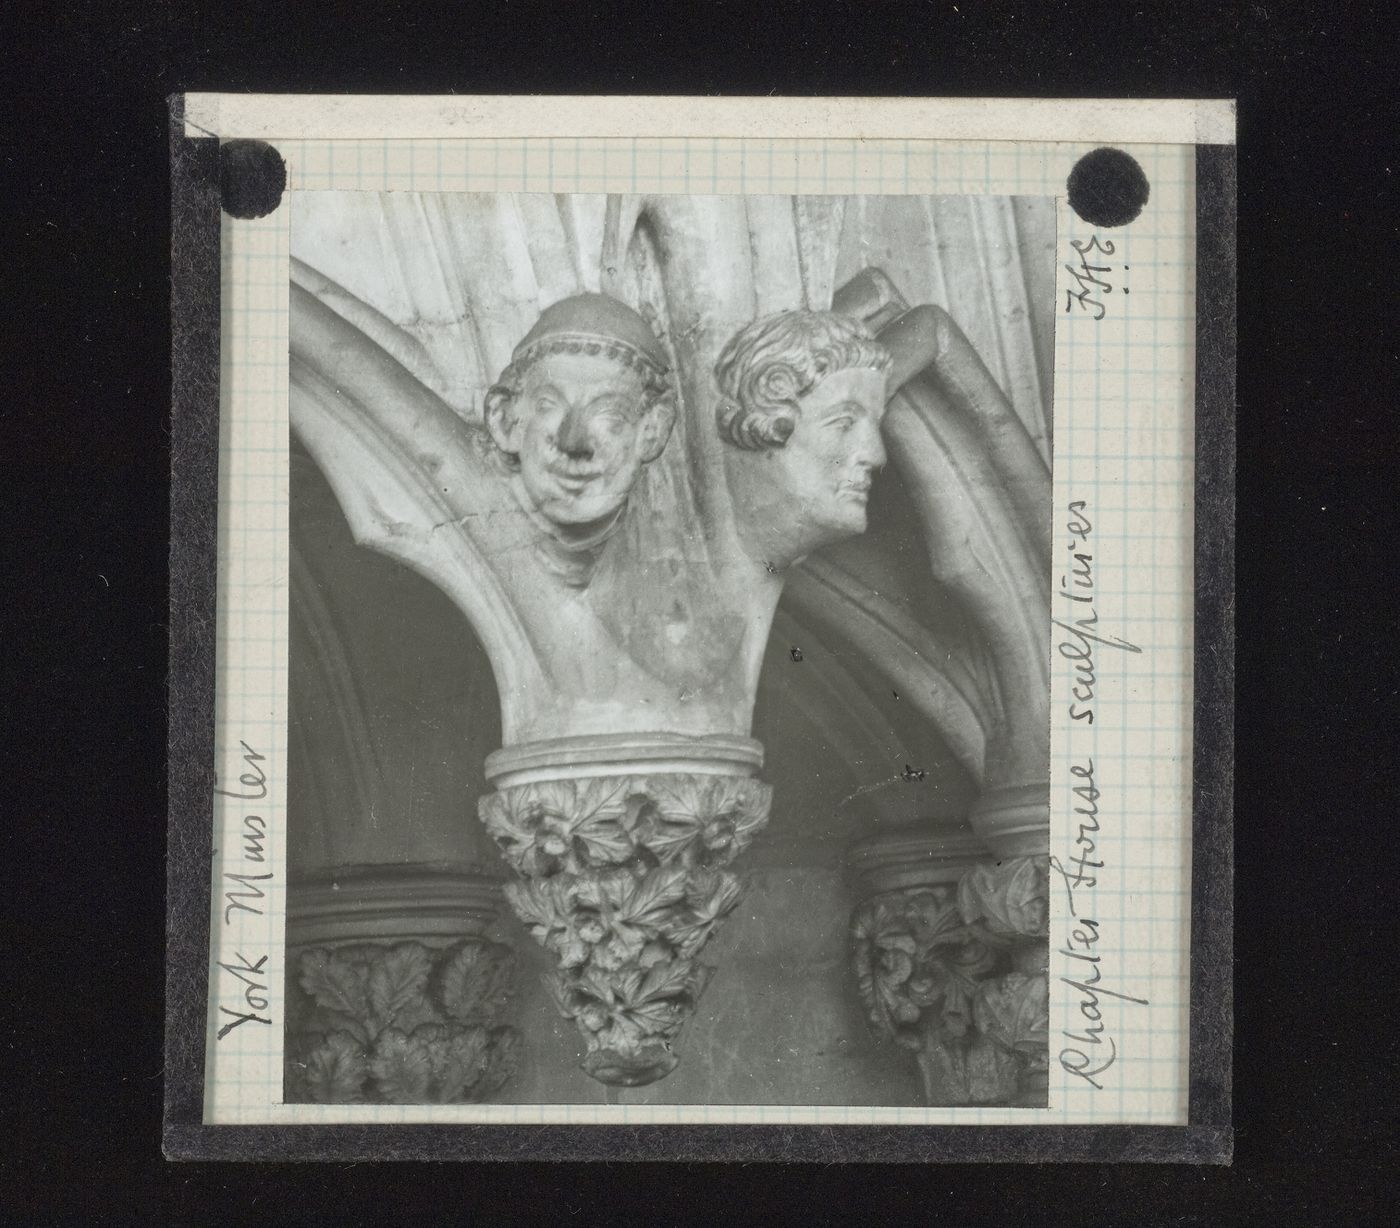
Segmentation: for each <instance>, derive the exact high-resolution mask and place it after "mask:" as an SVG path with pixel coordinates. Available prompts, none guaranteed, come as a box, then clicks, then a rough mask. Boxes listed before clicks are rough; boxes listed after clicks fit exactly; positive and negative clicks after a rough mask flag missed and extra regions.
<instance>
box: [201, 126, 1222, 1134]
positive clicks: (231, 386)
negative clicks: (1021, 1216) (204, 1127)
mask: <svg viewBox="0 0 1400 1228" xmlns="http://www.w3.org/2000/svg"><path fill="white" fill-rule="evenodd" d="M278 147H279V150H280V152H281V153H282V155H283V156H284V158H285V159H286V161H287V165H288V174H289V189H290V190H292V191H306V190H375V191H379V190H385V189H397V190H404V191H420V192H432V191H453V192H490V191H511V192H625V193H642V192H673V193H683V192H697V193H706V194H713V193H762V194H773V193H799V194H801V193H814V194H821V195H840V194H848V193H851V194H854V193H863V194H875V193H895V194H929V195H956V194H969V195H985V194H992V195H1043V196H1054V197H1061V198H1062V195H1063V191H1064V182H1065V178H1066V176H1067V175H1068V173H1069V170H1070V168H1071V167H1072V166H1073V165H1074V162H1075V160H1076V159H1077V158H1078V157H1080V156H1081V155H1082V154H1084V153H1086V152H1088V151H1089V148H1090V146H1087V145H1082V146H1080V145H1069V144H1056V145H1047V144H1028V143H1015V142H1007V141H1003V142H989V143H970V142H959V143H940V142H934V141H861V142H857V141H826V142H823V141H783V142H767V141H758V140H742V141H739V140H695V139H692V140H678V139H650V140H636V141H629V140H548V141H520V140H510V141H505V140H474V141H470V142H467V141H457V142H449V141H336V142H329V141H319V142H310V141H306V142H302V141H288V142H279V146H278ZM1132 153H1133V156H1134V157H1135V158H1136V159H1137V160H1138V161H1139V163H1140V164H1141V165H1142V167H1143V169H1144V171H1145V172H1146V174H1147V177H1148V180H1149V182H1150V183H1151V199H1150V201H1149V203H1148V205H1147V208H1146V209H1145V210H1144V212H1143V213H1142V215H1141V216H1140V217H1139V218H1138V219H1137V220H1136V221H1134V222H1133V223H1132V224H1131V225H1130V226H1128V227H1125V228H1118V229H1114V230H1112V231H1105V232H1099V233H1101V235H1102V237H1103V238H1107V239H1111V241H1112V242H1113V243H1114V244H1115V248H1116V252H1115V256H1114V259H1113V263H1114V265H1115V266H1127V269H1128V271H1127V273H1126V274H1124V275H1123V276H1124V278H1125V280H1124V282H1123V285H1125V286H1126V287H1127V289H1128V290H1129V291H1130V295H1128V296H1123V295H1122V294H1121V293H1119V290H1121V288H1122V287H1121V286H1119V287H1115V292H1114V294H1112V295H1110V296H1108V299H1109V302H1108V312H1107V314H1106V316H1105V318H1104V319H1103V320H1102V321H1099V322H1095V321H1093V320H1092V319H1091V318H1090V315H1089V314H1085V313H1082V312H1074V311H1071V312H1066V311H1065V310H1064V307H1065V302H1066V291H1067V290H1069V289H1071V288H1074V287H1073V283H1072V282H1071V281H1070V279H1069V274H1068V272H1067V271H1066V268H1065V265H1066V262H1067V261H1074V260H1077V254H1076V253H1075V252H1074V251H1073V250H1072V249H1071V248H1070V247H1069V240H1070V239H1072V238H1080V239H1087V238H1088V237H1089V236H1090V235H1091V234H1093V233H1095V231H1094V228H1093V227H1091V226H1088V225H1086V224H1085V223H1083V222H1081V221H1080V220H1079V219H1078V218H1076V217H1075V215H1074V214H1073V213H1072V212H1071V211H1070V210H1069V208H1068V206H1067V205H1066V204H1065V203H1064V201H1063V199H1061V200H1060V205H1059V210H1058V231H1059V233H1058V239H1057V268H1058V278H1059V281H1058V284H1057V289H1056V293H1057V300H1056V304H1055V312H1056V314H1055V325H1056V341H1055V381H1054V478H1055V494H1054V511H1053V515H1054V531H1053V538H1052V540H1053V543H1054V549H1055V551H1056V562H1057V563H1058V561H1059V558H1060V556H1061V555H1062V554H1063V552H1064V543H1065V540H1066V539H1065V534H1064V532H1063V523H1064V521H1065V519H1066V511H1065V509H1066V507H1067V504H1068V502H1069V501H1070V500H1071V499H1077V500H1084V501H1085V502H1086V503H1087V505H1088V507H1089V508H1090V509H1091V510H1090V516H1091V518H1092V520H1093V525H1094V533H1093V541H1094V544H1095V556H1096V557H1095V581H1096V587H1097V595H1098V609H1099V612H1100V616H1101V618H1102V619H1103V625H1104V630H1105V631H1106V632H1108V633H1110V634H1114V635H1118V636H1121V637H1122V638H1124V639H1126V640H1130V641H1132V642H1133V643H1135V644H1137V645H1140V646H1141V647H1142V648H1143V650H1144V651H1143V652H1142V653H1141V654H1136V655H1135V654H1127V653H1120V652H1113V651H1110V650H1102V651H1100V653H1099V654H1098V661H1097V665H1098V670H1099V686H1098V711H1099V716H1098V721H1097V723H1096V725H1095V727H1094V729H1093V731H1092V733H1091V734H1086V732H1085V730H1084V729H1082V728H1076V729H1075V731H1074V733H1073V736H1072V738H1071V736H1070V732H1069V721H1068V717H1067V705H1068V700H1069V695H1068V686H1069V684H1070V682H1071V681H1072V671H1071V669H1070V668H1069V665H1068V663H1066V662H1064V661H1062V660H1057V659H1054V658H1052V662H1053V665H1052V678H1053V695H1052V699H1053V702H1052V781H1051V823H1052V828H1051V851H1052V853H1056V854H1059V855H1061V856H1063V855H1065V854H1066V852H1067V851H1068V848H1069V842H1070V840H1071V838H1072V836H1071V834H1070V833H1071V828H1070V818H1071V815H1070V805H1071V794H1070V783H1071V780H1070V778H1069V774H1068V773H1069V767H1070V765H1071V763H1072V762H1082V760H1083V758H1084V756H1086V755H1092V757H1093V759H1094V763H1095V767H1096V774H1097V783H1098V784H1099V786H1100V788H1102V789H1103V790H1104V795H1103V798H1102V800H1101V815H1102V823H1103V831H1102V838H1101V839H1102V842H1101V848H1102V850H1103V855H1104V859H1105V861H1106V863H1107V864H1106V866H1105V869H1104V871H1103V873H1102V876H1101V878H1100V885H1099V887H1098V889H1097V891H1096V893H1095V907H1096V910H1097V919H1098V921H1099V922H1100V925H1101V928H1102V932H1103V941H1102V949H1103V952H1104V955H1105V967H1104V982H1103V983H1104V984H1105V985H1106V986H1109V987H1112V988H1114V989H1117V990H1119V991H1121V992H1123V993H1126V994H1128V995H1130V996H1132V997H1139V998H1146V999H1147V1000H1148V1003H1147V1005H1136V1004H1131V1003H1123V1002H1117V1001H1115V1000H1106V1001H1105V1005H1104V1021H1105V1023H1106V1025H1107V1028H1108V1030H1109V1031H1110V1032H1111V1033H1112V1035H1113V1036H1114V1037H1115V1038H1116V1040H1117V1043H1118V1046H1119V1049H1120V1052H1121V1056H1120V1059H1119V1061H1118V1062H1117V1063H1116V1064H1115V1065H1114V1066H1113V1068H1112V1069H1111V1070H1110V1071H1109V1072H1108V1073H1107V1074H1106V1075H1105V1076H1104V1078H1103V1080H1102V1081H1103V1083H1104V1087H1103V1088H1102V1090H1095V1089H1092V1088H1090V1087H1088V1086H1087V1084H1085V1082H1084V1081H1083V1080H1082V1079H1079V1078H1077V1077H1076V1076H1074V1075H1072V1074H1070V1073H1067V1072H1066V1071H1065V1070H1064V1069H1063V1068H1062V1067H1061V1066H1060V1065H1059V1063H1058V1062H1057V1060H1056V1055H1057V1052H1058V1049H1059V1043H1060V1042H1059V1036H1060V1033H1061V1030H1062V1029H1063V1028H1067V1027H1068V1028H1074V1027H1079V1026H1082V1020H1081V1019H1080V1017H1079V1014H1078V1012H1077V1010H1076V1002H1077V997H1076V995H1075V993H1074V991H1073V990H1072V989H1070V988H1069V987H1068V986H1066V985H1065V984H1064V983H1063V982H1062V981H1061V980H1060V975H1061V973H1062V972H1064V971H1065V968H1066V965H1065V961H1064V960H1063V959H1060V958H1058V957H1057V955H1056V952H1057V950H1058V948H1059V947H1060V946H1061V945H1062V944H1063V943H1064V942H1065V940H1066V920H1067V918H1066V914H1065V910H1064V899H1065V895H1064V892H1063V891H1061V890H1057V889H1056V884H1055V883H1054V882H1053V881H1052V896H1051V900H1052V922H1051V938H1050V948H1051V956H1050V976H1051V981H1050V985H1051V1006H1050V1027H1051V1038H1050V1040H1051V1043H1050V1057H1051V1063H1050V1105H1049V1107H1048V1108H1043V1109H1005V1108H957V1109H949V1108H939V1109H911V1108H898V1109H896V1108H889V1109H879V1108H874V1109H872V1108H849V1107H842V1106H824V1107H809V1106H802V1107H795V1106H761V1105H756V1106H703V1105H700V1106H697V1105H675V1106H635V1105H634V1106H629V1105H626V1104H613V1105H604V1104H590V1105H451V1106H416V1105H405V1106H392V1105H391V1106H381V1105H353V1106H344V1105H335V1106H330V1105H327V1106H319V1105H304V1104H298V1105H282V1104H281V1103H280V1100H281V1095H282V1023H283V1019H284V1015H283V1011H282V1001H281V998H282V984H283V960H282V931H283V927H284V920H285V908H284V899H285V883H286V872H285V871H286V866H285V859H284V850H285V847H286V839H285V836H286V809H285V799H286V747H287V736H286V693H287V677H286V660H287V592H288V585H287V574H288V564H287V559H288V537H287V528H288V523H287V490H288V481H287V467H288V380H287V346H288V342H287V338H288V319H287V304H288V269H287V260H288V250H289V235H288V226H289V218H290V215H291V212H292V211H291V209H290V207H289V206H288V204H287V203H286V202H285V201H284V203H283V205H282V207H281V208H280V209H279V210H278V211H277V212H276V213H274V214H272V215H271V216H270V217H268V218H265V219H261V220H258V221H232V220H229V219H227V218H225V221H224V227H223V257H222V268H223V363H222V369H221V377H222V425H221V432H220V484H221V486H220V489H221V494H220V509H219V513H220V527H219V573H218V574H219V589H218V592H219V612H218V618H219V627H218V664H217V668H218V687H217V700H216V703H217V730H216V743H217V744H216V754H217V763H216V768H217V772H218V776H219V784H220V787H221V788H228V789H229V790H230V792H237V791H238V780H239V776H240V774H241V773H243V772H244V771H245V770H246V768H245V764H244V762H243V759H244V755H245V749H244V746H243V745H242V744H243V743H245V742H246V743H248V744H249V746H251V747H252V748H253V749H254V750H256V751H257V752H258V753H259V754H261V755H263V756H264V757H265V763H264V764H263V765H262V767H263V769H264V770H266V772H267V779H268V785H269V792H268V796H267V797H266V798H265V799H262V800H260V801H259V802H257V803H256V805H254V804H253V803H252V802H250V801H246V800H241V799H239V798H236V797H229V796H222V795H221V796H216V798H215V813H214V821H215V825H216V826H215V858H214V866H213V878H212V884H213V896H212V906H213V935H214V942H213V946H214V949H213V950H212V952H211V960H210V965H211V996H210V1022H209V1045H208V1064H207V1086H206V1120H208V1121H210V1122H218V1123H257V1122H267V1123H284V1124H285V1123H292V1122H318V1123H329V1122H367V1121H372V1122H384V1123H394V1122H423V1121H438V1122H486V1121H497V1122H511V1123H523V1122H565V1123H572V1124H583V1123H590V1122H611V1123H629V1122H708V1123H725V1122H766V1123H775V1124H776V1123H806V1122H813V1123H824V1124H836V1123H857V1122H859V1123H866V1122H879V1123H886V1124H890V1123H901V1122H908V1123H922V1124H935V1123H967V1124H983V1125H989V1124H997V1123H1016V1124H1030V1123H1039V1124H1071V1123H1082V1122H1110V1121H1112V1122H1134V1123H1157V1124H1175V1123H1181V1122H1184V1121H1185V1118H1186V1107H1187V1100H1186V1097H1187V1070H1186V1058H1187V1034H1186V1029H1187V1018H1188V988H1189V986H1188V970H1189V951H1188V941H1189V938H1188V935H1189V922H1190V909H1189V903H1190V902H1189V898H1188V887H1189V881H1190V874H1189V866H1190V852H1191V850H1190V806H1191V787H1190V781H1191V744H1190V738H1191V677H1192V645H1193V638H1192V621H1191V620H1192V583H1193V578H1192V550H1191V539H1192V506H1193V490H1192V482H1193V472H1192V452H1193V446H1194V443H1193V426H1192V416H1193V386H1194V354H1193V341H1194V331H1195V330H1194V286H1195V264H1194V250H1195V236H1194V226H1195V198H1194V149H1193V147H1191V146H1185V145H1182V146H1176V145H1173V146H1142V145H1139V146H1134V147H1133V148H1132ZM1058 576H1059V571H1058V570H1057V571H1056V572H1054V573H1053V574H1052V586H1054V585H1057V584H1058ZM1047 635H1048V630H1047ZM1049 647H1050V642H1049V641H1047V648H1049ZM248 814H256V815H258V816H260V817H261V818H263V819H265V820H266V824H267V833H268V834H267V838H266V841H265V848H266V851H265V853H264V856H265V860H264V861H263V862H260V863H259V862H250V861H248V860H247V859H246V857H245V855H244V854H245V849H246V847H247V845H246V841H245V836H246V834H247V829H246V823H247V815H248ZM739 868H740V869H742V865H741V866H740V867H739ZM230 873H241V874H253V873H271V874H272V875H273V877H272V878H271V879H268V880H260V886H261V887H263V888H265V890H266V898H264V899H263V900H261V901H258V902H257V903H258V907H259V909H260V911H259V912H257V913H250V912H246V911H242V910H237V909H235V910H234V911H233V913H231V914H230V920H229V922H228V923H227V924H225V920H224V909H225V905H226V903H227V902H228V901H227V899H226V896H225V892H226V891H227V890H229V889H230V888H233V889H235V890H237V889H240V888H239V885H238V884H234V883H231V882H230V881H229V880H228V879H227V877H226V876H227V875H228V874H230ZM263 955H266V956H267V959H266V962H265V963H264V964H262V965H261V969H262V971H263V972H265V973H266V978H265V983H266V985H267V987H268V988H267V991H266V996H267V998H268V999H269V1006H268V1009H267V1012H266V1013H267V1014H268V1015H269V1017H270V1018H271V1019H272V1023H271V1024H270V1025H264V1024H261V1023H259V1022H257V1021H249V1022H246V1023H244V1024H240V1025H238V1026H236V1027H235V1028H233V1030H232V1031H230V1032H229V1033H228V1034H227V1035H226V1036H225V1038H224V1039H223V1040H220V1041H217V1042H216V1041H215V1040H214V1036H215V1033H216V1032H217V1030H218V1029H219V1028H220V1027H223V1026H225V1025H226V1024H227V1023H229V1022H230V1021H231V1019H232V1018H233V1017H232V1016H230V1015H229V1014H228V1013H226V1011H221V1009H220V1008H221V1007H224V1008H228V1009H233V1010H237V1011H246V1010H248V1009H249V1008H248V1007H247V1006H245V1005H241V1003H243V1002H244V994H245V989H246V985H245V982H244V981H242V980H239V979H238V978H237V977H235V976H234V975H233V974H232V973H230V972H229V971H228V970H226V969H225V968H223V967H221V965H232V966H242V965H243V964H245V963H249V962H256V960H257V959H258V958H260V957H261V956H263ZM249 992H251V991H249Z"/></svg>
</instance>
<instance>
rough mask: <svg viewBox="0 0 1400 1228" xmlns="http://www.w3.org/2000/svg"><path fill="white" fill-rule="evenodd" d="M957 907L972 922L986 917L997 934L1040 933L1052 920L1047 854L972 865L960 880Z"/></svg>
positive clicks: (1035, 934)
mask: <svg viewBox="0 0 1400 1228" xmlns="http://www.w3.org/2000/svg"><path fill="white" fill-rule="evenodd" d="M958 910H959V912H960V913H961V914H962V916H963V919H964V921H965V922H966V923H967V924H968V925H971V924H972V923H973V922H975V921H979V920H983V919H985V920H986V923H987V928H988V929H989V930H991V931H992V932H993V933H998V934H1017V935H1023V936H1025V937H1038V936H1041V935H1043V934H1045V933H1046V929H1047V926H1048V923H1049V884H1048V881H1047V867H1046V863H1045V859H1044V858H1039V857H1018V858H1015V859H1013V860H1011V861H1005V862H1002V863H1000V864H998V865H990V866H989V865H978V866H973V867H972V869H970V870H969V871H968V872H967V873H966V874H964V875H963V878H962V881H961V882H960V883H959V884H958Z"/></svg>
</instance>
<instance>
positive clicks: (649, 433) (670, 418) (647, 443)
mask: <svg viewBox="0 0 1400 1228" xmlns="http://www.w3.org/2000/svg"><path fill="white" fill-rule="evenodd" d="M675 425H676V402H675V398H674V397H673V396H672V395H671V393H670V392H669V391H667V392H663V393H662V394H661V395H660V396H659V397H657V398H656V400H654V401H653V402H652V403H651V405H650V406H649V407H648V409H647V412H646V415H645V416H644V417H643V419H642V463H643V464H647V465H649V464H651V462H652V461H654V460H655V459H656V458H657V457H658V456H660V455H661V453H662V452H663V451H664V450H665V448H666V442H667V440H669V439H670V438H671V431H672V429H673V428H674V427H675Z"/></svg>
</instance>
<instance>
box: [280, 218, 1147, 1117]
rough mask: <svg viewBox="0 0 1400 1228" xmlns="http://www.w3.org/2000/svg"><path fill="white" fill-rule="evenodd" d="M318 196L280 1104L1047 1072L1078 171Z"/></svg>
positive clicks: (837, 1091) (296, 393)
mask: <svg viewBox="0 0 1400 1228" xmlns="http://www.w3.org/2000/svg"><path fill="white" fill-rule="evenodd" d="M288 207H289V208H290V209H291V219H290V284H289V286H288V291H287V292H288V294H289V296H290V297H289V313H290V314H289V320H290V332H289V347H290V352H289V376H288V378H289V395H290V436H291V438H290V448H291V460H290V478H289V481H290V486H289V500H288V509H287V516H288V533H289V541H290V554H289V584H288V641H287V661H286V669H287V679H288V682H287V716H286V728H287V762H286V833H285V839H286V875H287V883H286V923H285V925H286V928H285V942H286V959H285V979H286V984H285V1001H286V1012H285V1019H282V1018H279V1019H277V1021H276V1023H277V1026H278V1028H279V1029H284V1033H285V1034H284V1037H283V1043H284V1048H283V1056H284V1083H283V1087H282V1089H281V1091H282V1096H283V1098H284V1100H285V1102H286V1103H287V1104H319V1105H352V1104H361V1105H364V1104H369V1105H376V1104H377V1105H451V1104H503V1105H569V1104H610V1105H671V1104H674V1105H775V1106H785V1105H788V1106H799V1105H831V1106H893V1107H903V1106H913V1107H919V1106H927V1107H951V1108H957V1107H979V1106H988V1107H990V1106H997V1107H1002V1108H1027V1109H1034V1108H1037V1107H1041V1108H1043V1107H1044V1106H1045V1105H1046V1103H1047V1070H1048V1066H1049V1063H1050V1060H1051V1057H1050V1045H1051V1040H1050V1035H1049V1031H1050V1027H1049V1021H1048V1018H1047V960H1048V955H1049V950H1048V942H1049V940H1048V932H1049V931H1048V908H1049V905H1048V893H1049V891H1050V889H1051V884H1050V882H1049V881H1048V875H1049V871H1048V866H1047V863H1048V855H1049V852H1050V847H1049V842H1050V806H1051V799H1050V789H1051V785H1050V779H1051V774H1050V739H1051V717H1050V703H1051V681H1050V675H1051V651H1052V644H1051V628H1052V608H1051V607H1052V593H1053V587H1052V586H1053V584H1054V582H1055V576H1056V575H1058V574H1059V573H1058V572H1054V573H1053V574H1052V564H1051V550H1052V545H1051V543H1052V532H1054V533H1061V526H1058V525H1054V526H1052V521H1053V520H1054V519H1055V517H1054V516H1053V515H1052V506H1051V501H1052V488H1051V474H1052V459H1053V451H1052V449H1053V445H1054V438H1055V431H1054V423H1055V414H1054V405H1053V389H1054V383H1055V378H1054V377H1055V371H1054V362H1055V353H1054V333H1055V328H1056V317H1055V312H1056V309H1057V307H1060V306H1063V305H1062V304H1058V303H1057V302H1056V294H1055V285H1056V244H1057V236H1056V233H1055V229H1056V205H1055V201H1054V200H1053V199H1052V198H1050V197H1045V196H998V195H979V196H955V195H954V196H947V195H932V196H929V195H852V196H821V195H795V196H794V195H756V194H747V195H705V194H669V195H623V194H589V193H555V194H550V193H519V192H497V193H465V192H412V191H300V192H296V193H292V194H291V195H290V203H289V206H288ZM1120 297H1121V295H1120ZM1057 540H1058V539H1057ZM1056 548H1057V549H1058V548H1059V547H1058V546H1057V547H1056ZM1086 566H1087V565H1086Z"/></svg>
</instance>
